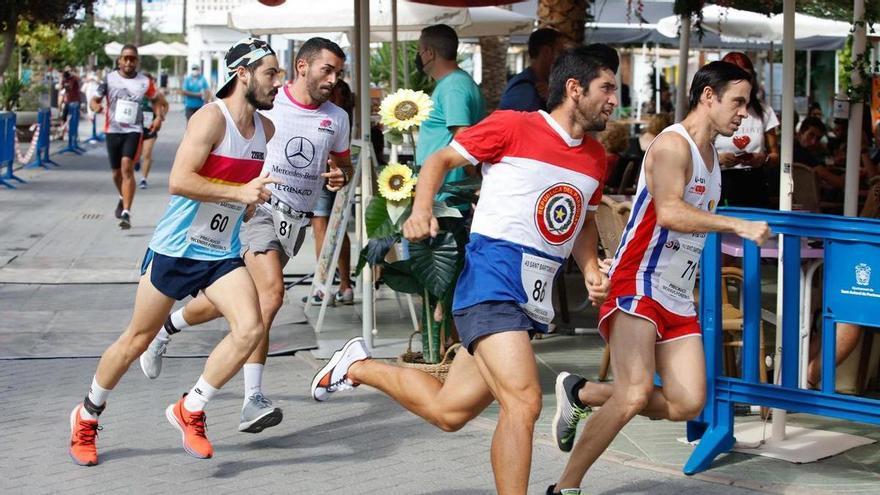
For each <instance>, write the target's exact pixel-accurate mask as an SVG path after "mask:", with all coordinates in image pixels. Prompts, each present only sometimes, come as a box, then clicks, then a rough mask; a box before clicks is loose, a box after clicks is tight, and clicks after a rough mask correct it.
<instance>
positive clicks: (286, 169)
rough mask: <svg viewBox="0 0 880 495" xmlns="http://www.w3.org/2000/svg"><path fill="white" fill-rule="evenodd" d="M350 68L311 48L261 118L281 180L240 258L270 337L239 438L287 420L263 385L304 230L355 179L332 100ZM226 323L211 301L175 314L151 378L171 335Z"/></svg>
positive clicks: (272, 172) (250, 363) (248, 383)
mask: <svg viewBox="0 0 880 495" xmlns="http://www.w3.org/2000/svg"><path fill="white" fill-rule="evenodd" d="M344 64H345V54H344V53H343V51H342V49H341V48H339V46H338V45H337V44H336V43H333V42H332V41H329V40H327V39H324V38H312V39H310V40H308V41H306V42H305V43H303V46H302V47H301V48H300V50H299V52H298V53H297V55H296V79H295V80H294V81H293V82H292V83H288V84H287V85H285V86H284V87H283V88H281V90H280V91H278V94H277V95H276V96H275V101H274V105H273V106H272V108H271V109H269V110H263V111H262V114H263V115H264V116H265V117H268V118H269V119H270V120H271V121H272V123H273V124H274V126H275V137H274V138H273V139H272V140H270V141H269V142H268V143H267V144H266V156H265V161H264V162H263V174H264V175H268V176H270V177H271V178H272V179H274V181H273V184H271V185H270V186H268V187H269V189H270V190H271V191H272V198H271V199H270V200H269V201H267V202H266V203H264V204H263V205H261V206H259V207H257V208H256V210H255V211H254V212H253V218H251V219H250V220H249V221H248V222H247V223H245V224H244V225H243V226H242V230H241V256H242V258H244V262H245V265H247V268H248V271H249V272H250V274H251V277H252V278H253V280H254V284H255V285H256V286H257V292H258V293H259V296H260V312H261V314H262V317H263V325H264V326H265V329H266V330H265V334H264V335H263V338H262V341H261V342H260V345H259V346H257V348H256V349H255V350H254V351H253V353H252V354H251V355H250V356H249V357H248V360H247V363H245V365H244V367H243V370H244V388H245V395H244V404H243V406H242V412H241V421H240V422H239V426H238V429H239V431H243V432H248V433H259V432H261V431H263V430H264V429H265V428H269V427H272V426H275V425H277V424H279V423H280V422H281V419H282V417H283V414H282V411H281V409H280V408H278V407H274V406H273V405H272V401H270V400H269V399H268V398H266V397H265V396H264V395H263V391H262V386H261V383H262V377H263V368H264V365H265V363H266V356H267V354H268V352H269V329H270V327H271V326H272V321H273V320H274V319H275V315H276V314H277V313H278V310H279V309H281V305H282V303H283V302H284V291H285V289H284V274H283V269H284V266H285V265H286V264H287V262H288V261H289V260H290V258H291V257H293V256H294V255H295V254H296V253H297V251H298V250H299V247H300V245H301V244H302V240H303V230H302V229H303V228H304V227H305V225H307V224H308V216H309V215H308V214H309V213H310V212H311V211H312V210H313V209H314V207H315V203H316V202H317V200H318V193H319V191H320V189H321V188H322V187H327V189H330V190H332V191H337V190H339V189H341V188H342V187H343V186H345V185H346V184H347V183H348V181H349V179H350V178H351V175H352V173H351V158H350V156H349V148H348V147H349V124H348V115H347V114H346V113H345V111H343V110H342V109H341V108H339V107H337V106H336V105H334V104H333V103H331V102H329V101H328V100H329V98H330V94H331V92H332V88H333V86H334V85H335V84H336V81H337V80H338V79H339V78H340V77H341V75H342V69H343V65H344ZM201 111H202V110H199V112H201ZM262 158H263V157H262V156H261V157H260V159H262ZM219 316H220V312H219V310H218V309H217V308H216V307H215V306H214V305H213V304H212V303H211V301H209V300H208V298H206V297H205V296H204V294H199V296H198V297H196V298H195V299H193V300H192V301H190V302H189V303H188V304H187V305H186V306H185V307H183V308H181V309H178V310H177V311H175V312H174V313H172V314H171V315H169V316H168V318H167V319H166V321H165V325H164V328H163V329H162V330H160V331H159V334H158V335H157V336H156V338H155V339H154V340H153V342H152V343H151V344H150V346H149V348H148V349H147V350H146V351H145V352H144V353H143V355H142V356H141V359H140V364H141V369H142V370H143V372H144V374H145V375H146V376H147V377H149V378H156V377H158V376H159V374H160V373H161V371H162V356H163V355H164V353H165V351H166V349H167V347H168V345H169V343H170V339H171V335H172V334H174V333H177V332H179V331H180V330H183V329H185V328H189V327H190V326H193V325H198V324H200V323H204V322H207V321H211V320H213V319H215V318H217V317H219Z"/></svg>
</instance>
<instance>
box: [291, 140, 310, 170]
mask: <svg viewBox="0 0 880 495" xmlns="http://www.w3.org/2000/svg"><path fill="white" fill-rule="evenodd" d="M284 154H285V155H286V156H287V163H289V164H290V165H292V166H293V168H306V167H308V166H309V165H311V164H312V160H313V159H314V158H315V145H314V144H312V142H311V141H309V140H308V139H306V138H304V137H302V136H297V137H294V138H291V139H290V141H288V142H287V146H285V147H284Z"/></svg>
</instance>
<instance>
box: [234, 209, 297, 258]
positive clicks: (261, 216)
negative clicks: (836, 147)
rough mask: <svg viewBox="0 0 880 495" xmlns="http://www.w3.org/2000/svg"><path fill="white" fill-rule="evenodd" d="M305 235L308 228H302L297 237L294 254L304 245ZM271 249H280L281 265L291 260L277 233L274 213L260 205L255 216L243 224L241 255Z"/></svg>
mask: <svg viewBox="0 0 880 495" xmlns="http://www.w3.org/2000/svg"><path fill="white" fill-rule="evenodd" d="M305 235H306V229H300V231H299V236H298V237H297V238H296V244H295V245H294V250H293V251H294V252H293V254H294V255H295V254H296V253H298V252H299V248H300V247H302V244H303V240H304V239H305ZM269 250H273V251H278V254H279V255H280V256H281V266H284V265H286V264H287V262H288V261H290V258H289V257H288V256H287V254H286V253H285V252H284V248H283V247H282V246H281V241H279V240H278V237H277V236H276V235H275V224H274V223H273V222H272V214H271V213H269V211H268V210H266V208H263V207H262V206H258V207H257V211H256V213H254V217H253V218H251V219H250V221H248V222H245V223H244V224H243V225H242V226H241V257H242V258H244V253H246V252H248V251H250V252H252V253H254V254H258V253H265V252H266V251H269Z"/></svg>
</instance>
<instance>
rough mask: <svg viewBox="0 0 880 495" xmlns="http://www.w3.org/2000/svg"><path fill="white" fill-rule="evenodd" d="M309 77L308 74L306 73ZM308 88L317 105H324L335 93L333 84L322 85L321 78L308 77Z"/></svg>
mask: <svg viewBox="0 0 880 495" xmlns="http://www.w3.org/2000/svg"><path fill="white" fill-rule="evenodd" d="M306 77H308V74H306ZM307 81H308V82H307V84H306V90H307V91H308V92H309V96H310V97H311V98H312V101H314V102H315V103H316V104H317V105H322V104H323V103H324V102H326V101H327V100H329V99H330V96H332V95H333V86H326V87H325V88H322V87H321V82H320V81H319V80H315V81H312V80H308V79H307ZM323 89H327V90H328V91H323Z"/></svg>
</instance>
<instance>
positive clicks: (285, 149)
mask: <svg viewBox="0 0 880 495" xmlns="http://www.w3.org/2000/svg"><path fill="white" fill-rule="evenodd" d="M261 113H262V114H263V115H265V116H266V117H268V118H269V119H270V120H271V121H272V123H273V124H275V136H273V137H272V140H271V141H269V143H268V146H267V147H268V154H267V155H266V162H265V164H264V165H263V170H264V171H266V170H268V171H269V175H271V176H272V177H274V178H276V179H279V180H280V181H281V183H280V184H272V185H271V186H270V189H271V190H272V195H273V196H275V197H276V198H278V199H280V200H281V201H284V202H285V203H287V204H288V205H289V206H290V207H291V208H293V209H294V210H297V211H302V212H309V211H313V210H314V209H315V204H316V203H317V202H318V193H320V191H321V188H322V187H324V183H325V180H324V178H323V177H321V174H322V173H324V172H326V171H327V158H328V157H329V156H330V155H331V154H332V155H337V156H347V155H348V154H349V152H350V151H349V142H350V138H349V125H348V114H346V113H345V110H343V109H341V108H339V107H338V106H336V105H334V104H333V103H330V102H329V101H327V102H324V103H323V104H321V105H320V106H310V105H304V104H302V103H300V102H298V101H296V99H294V97H293V95H292V94H291V93H290V91H289V90H288V87H287V86H284V89H282V90H281V91H279V92H278V94H277V95H276V96H275V106H273V107H272V109H271V110H266V111H262V112H261ZM264 206H266V205H264ZM267 207H268V206H267Z"/></svg>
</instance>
